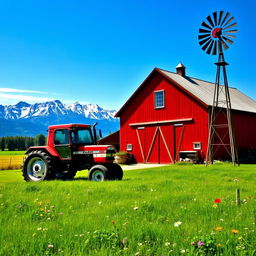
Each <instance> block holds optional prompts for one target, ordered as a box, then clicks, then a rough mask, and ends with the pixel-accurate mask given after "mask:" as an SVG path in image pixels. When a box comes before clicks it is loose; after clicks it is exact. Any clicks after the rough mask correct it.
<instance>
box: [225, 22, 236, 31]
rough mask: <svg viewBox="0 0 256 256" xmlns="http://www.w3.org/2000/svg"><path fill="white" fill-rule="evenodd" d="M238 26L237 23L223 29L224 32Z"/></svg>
mask: <svg viewBox="0 0 256 256" xmlns="http://www.w3.org/2000/svg"><path fill="white" fill-rule="evenodd" d="M236 25H237V23H236V22H235V23H233V24H231V25H229V26H228V27H225V28H223V30H226V29H228V28H233V27H235V26H236Z"/></svg>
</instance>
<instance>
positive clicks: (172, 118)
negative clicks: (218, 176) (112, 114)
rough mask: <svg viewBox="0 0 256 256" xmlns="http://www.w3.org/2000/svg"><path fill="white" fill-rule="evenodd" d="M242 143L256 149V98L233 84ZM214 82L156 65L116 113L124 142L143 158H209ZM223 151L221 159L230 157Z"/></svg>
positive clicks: (157, 160) (241, 149) (152, 160)
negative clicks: (208, 143)
mask: <svg viewBox="0 0 256 256" xmlns="http://www.w3.org/2000/svg"><path fill="white" fill-rule="evenodd" d="M229 92H230V98H231V104H232V118H233V123H234V132H235V136H236V144H237V148H238V152H239V154H240V157H241V154H243V153H245V154H247V153H248V152H249V151H250V152H256V132H255V128H256V102H255V101H254V100H252V99H251V98H249V97H248V96H246V95H245V94H243V93H242V92H240V91H239V90H237V89H235V88H229ZM213 93H214V83H210V82H206V81H203V80H200V79H196V78H192V77H188V76H186V74H185V66H183V65H182V64H179V65H178V66H177V67H176V73H173V72H170V71H166V70H162V69H159V68H155V69H154V70H153V71H152V72H151V73H150V74H149V76H148V77H147V78H146V79H145V80H144V82H143V83H142V84H141V85H140V86H139V87H138V89H137V90H136V91H135V92H134V94H133V95H132V96H131V97H130V98H129V99H128V101H127V102H126V103H125V104H124V105H123V107H122V108H121V109H120V110H119V111H118V113H117V114H116V116H117V117H120V147H121V150H122V151H127V152H129V153H132V154H133V155H134V157H135V159H136V161H137V162H142V163H143V162H144V163H174V162H175V161H178V160H180V159H185V158H196V159H201V160H205V157H206V151H207V142H208V131H209V116H210V113H211V111H210V110H211V106H212V100H213ZM221 152H222V151H219V154H218V156H217V157H218V158H219V159H224V158H225V157H226V156H225V155H222V153H221Z"/></svg>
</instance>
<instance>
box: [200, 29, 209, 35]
mask: <svg viewBox="0 0 256 256" xmlns="http://www.w3.org/2000/svg"><path fill="white" fill-rule="evenodd" d="M199 33H208V34H211V30H207V29H202V28H200V29H199Z"/></svg>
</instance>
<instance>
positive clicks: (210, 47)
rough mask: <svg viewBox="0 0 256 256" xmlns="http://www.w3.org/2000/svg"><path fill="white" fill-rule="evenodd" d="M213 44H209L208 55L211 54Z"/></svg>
mask: <svg viewBox="0 0 256 256" xmlns="http://www.w3.org/2000/svg"><path fill="white" fill-rule="evenodd" d="M213 43H214V41H213V40H212V41H211V43H210V44H209V47H208V48H207V50H206V53H208V54H211V51H212V46H213Z"/></svg>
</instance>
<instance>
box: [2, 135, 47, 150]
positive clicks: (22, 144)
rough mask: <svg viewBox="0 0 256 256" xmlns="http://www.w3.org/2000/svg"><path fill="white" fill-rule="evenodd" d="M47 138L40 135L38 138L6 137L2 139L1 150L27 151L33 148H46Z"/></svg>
mask: <svg viewBox="0 0 256 256" xmlns="http://www.w3.org/2000/svg"><path fill="white" fill-rule="evenodd" d="M45 144H46V136H44V135H43V134H38V135H37V136H36V137H24V136H6V137H1V138H0V148H1V150H2V151H4V150H10V151H13V150H26V149H28V148H29V147H31V146H44V145H45Z"/></svg>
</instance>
